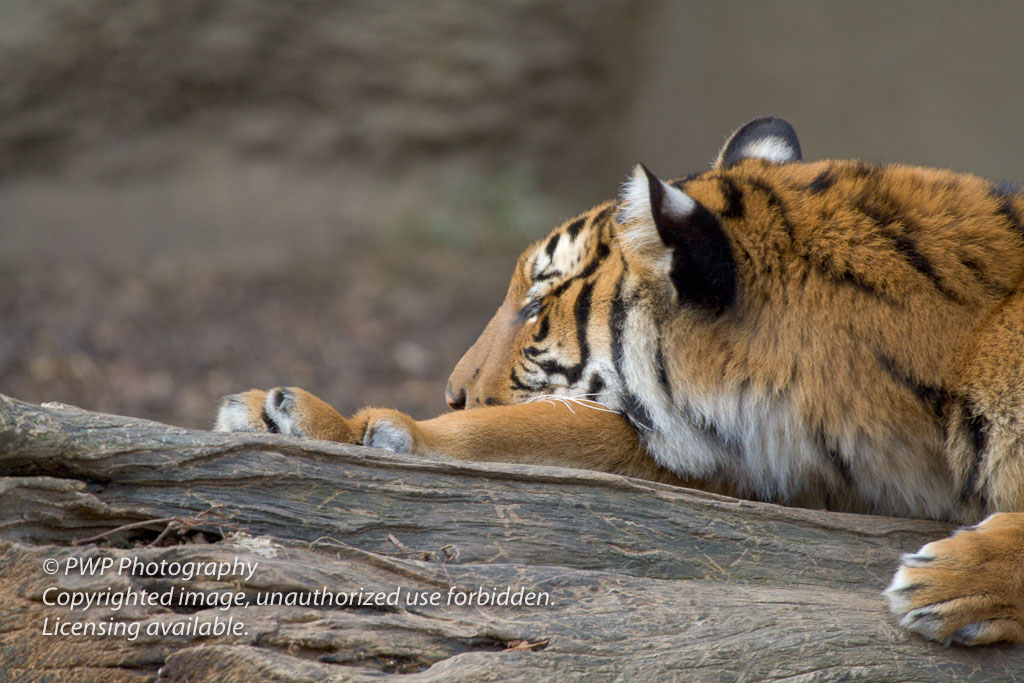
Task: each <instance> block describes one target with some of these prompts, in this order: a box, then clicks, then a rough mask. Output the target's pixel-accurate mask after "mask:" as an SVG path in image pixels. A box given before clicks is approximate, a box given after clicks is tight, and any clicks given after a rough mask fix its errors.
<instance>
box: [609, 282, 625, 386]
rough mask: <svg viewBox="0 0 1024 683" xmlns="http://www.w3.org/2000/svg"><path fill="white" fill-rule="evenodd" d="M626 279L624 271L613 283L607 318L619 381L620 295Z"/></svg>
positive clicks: (622, 325) (622, 315)
mask: <svg viewBox="0 0 1024 683" xmlns="http://www.w3.org/2000/svg"><path fill="white" fill-rule="evenodd" d="M625 279H626V273H625V271H623V272H622V274H620V275H619V281H618V282H616V283H615V294H613V295H612V311H611V315H610V316H609V318H608V327H609V332H610V333H611V338H612V365H613V366H614V367H615V374H617V375H618V376H619V380H620V383H624V377H623V376H622V361H623V353H622V335H623V333H624V332H625V329H626V302H625V299H624V298H623V296H622V284H623V282H624V281H625Z"/></svg>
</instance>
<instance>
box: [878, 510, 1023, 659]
mask: <svg viewBox="0 0 1024 683" xmlns="http://www.w3.org/2000/svg"><path fill="white" fill-rule="evenodd" d="M900 565H901V566H900V568H899V570H898V571H897V572H896V575H895V576H894V577H893V580H892V583H891V584H890V585H889V587H888V588H887V589H886V591H885V596H886V597H887V598H888V599H889V606H890V608H891V609H892V611H893V612H894V613H895V614H896V615H897V616H899V617H900V625H901V626H903V627H904V628H908V629H910V630H912V631H916V632H917V633H920V634H921V635H923V636H925V637H926V638H930V639H932V640H937V641H939V642H941V643H945V644H947V645H948V644H950V643H961V644H964V645H985V644H989V643H996V642H1000V641H1009V642H1024V513H1014V514H1007V513H1004V514H996V515H992V516H991V517H989V518H988V519H986V520H985V521H984V522H982V523H981V524H979V525H977V526H975V527H971V528H969V529H963V530H961V531H958V532H956V533H955V534H954V535H953V536H951V537H949V538H946V539H943V540H941V541H936V542H934V543H929V544H927V545H926V546H924V547H923V548H921V549H920V550H919V551H917V553H915V554H907V555H903V557H902V558H900Z"/></svg>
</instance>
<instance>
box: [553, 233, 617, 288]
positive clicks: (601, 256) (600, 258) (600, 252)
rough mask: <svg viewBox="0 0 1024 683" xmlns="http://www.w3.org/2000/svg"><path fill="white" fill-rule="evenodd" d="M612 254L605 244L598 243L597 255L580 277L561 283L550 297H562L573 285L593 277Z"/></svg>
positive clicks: (581, 272)
mask: <svg viewBox="0 0 1024 683" xmlns="http://www.w3.org/2000/svg"><path fill="white" fill-rule="evenodd" d="M610 253H611V250H610V249H609V248H608V245H607V244H606V243H605V242H598V244H597V255H596V256H595V257H594V258H593V259H591V261H590V263H588V264H587V265H586V266H585V267H584V268H583V270H581V271H580V273H579V275H576V276H574V277H571V278H569V279H568V280H566V281H565V282H563V283H561V284H560V285H558V286H557V287H555V288H554V289H553V290H551V294H550V295H549V296H554V297H559V296H562V295H563V294H565V290H567V289H569V287H571V286H572V284H573V283H574V282H576V280H579V279H586V278H588V277H590V276H591V275H593V274H594V273H595V272H597V269H598V267H600V265H601V263H602V262H604V260H605V259H606V258H608V254H610Z"/></svg>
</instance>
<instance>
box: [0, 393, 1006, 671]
mask: <svg viewBox="0 0 1024 683" xmlns="http://www.w3.org/2000/svg"><path fill="white" fill-rule="evenodd" d="M948 531H949V527H948V526H947V525H944V524H939V523H935V522H927V521H917V520H903V519H889V518H882V517H867V516H859V515H848V514H836V513H824V512H821V511H814V510H801V509H792V508H784V507H778V506H773V505H766V504H761V503H753V502H748V501H740V500H734V499H730V498H725V497H722V496H717V495H713V494H709V493H703V492H699V491H692V490H687V489H680V488H675V487H671V486H666V485H661V484H654V483H649V482H643V481H637V480H631V479H626V478H623V477H618V476H613V475H606V474H600V473H594V472H583V471H577V470H568V469H560V468H548V467H534V466H522V465H505V464H494V463H465V462H455V461H436V460H425V459H421V458H415V457H411V456H402V455H393V454H389V453H385V452H381V451H376V450H372V449H366V448H360V447H355V446H345V445H340V444H333V443H327V442H322V441H313V440H304V439H297V438H291V437H282V436H276V435H261V434H218V433H210V432H202V431H195V430H187V429H180V428H176V427H171V426H168V425H163V424H158V423H154V422H148V421H144V420H138V419H132V418H127V417H119V416H112V415H103V414H99V413H92V412H87V411H83V410H80V409H77V408H71V407H68V406H60V405H54V404H45V405H43V406H35V405H30V404H27V403H23V402H20V401H17V400H14V399H10V398H6V397H3V396H0V673H2V672H6V674H7V675H9V676H11V677H13V678H21V677H26V678H56V677H63V676H71V675H74V676H75V677H76V678H77V679H87V680H131V679H136V678H137V679H153V678H155V677H157V676H160V677H164V678H167V679H170V680H190V681H191V680H239V681H243V680H245V681H248V680H257V679H262V678H270V679H278V680H331V679H336V680H381V679H382V678H383V679H387V678H389V677H397V676H402V677H403V678H404V679H406V680H413V681H434V680H437V681H442V680H443V681H479V680H491V681H505V680H545V679H552V678H554V679H560V680H561V679H565V680H573V679H586V680H610V679H631V680H661V679H665V678H680V679H685V680H698V681H699V680H746V681H755V680H756V681H762V680H801V681H832V680H849V679H858V680H893V679H900V680H908V679H912V680H935V681H939V680H941V681H949V680H978V681H999V680H1014V679H1015V678H1018V677H1019V676H1020V675H1021V672H1024V648H1014V647H991V648H980V649H975V650H971V649H967V648H962V647H948V648H947V647H942V646H940V645H936V644H933V643H929V642H926V641H925V640H923V639H921V638H919V637H918V636H916V635H913V634H909V633H906V632H904V631H903V630H901V629H900V628H898V626H897V625H896V624H895V622H894V620H893V619H892V618H891V617H890V615H889V614H888V612H887V610H886V606H885V603H884V600H883V599H882V598H881V596H880V592H881V590H882V589H883V588H884V587H885V584H886V582H887V580H888V578H889V576H890V574H891V572H892V570H893V568H894V566H895V562H896V559H897V557H898V555H899V553H900V552H903V551H907V550H913V549H916V548H917V547H919V546H920V545H921V544H923V543H925V542H927V541H928V540H931V539H935V538H938V537H941V536H942V535H944V534H946V533H948ZM78 603H82V604H78ZM85 603H87V604H88V607H87V608H86V607H85ZM0 678H3V676H2V675H0Z"/></svg>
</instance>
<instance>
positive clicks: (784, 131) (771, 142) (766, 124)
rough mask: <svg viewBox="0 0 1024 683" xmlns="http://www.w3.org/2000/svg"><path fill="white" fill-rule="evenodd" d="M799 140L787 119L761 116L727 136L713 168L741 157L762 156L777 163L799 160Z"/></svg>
mask: <svg viewBox="0 0 1024 683" xmlns="http://www.w3.org/2000/svg"><path fill="white" fill-rule="evenodd" d="M802 158H803V157H802V156H801V154H800V141H799V140H797V137H796V131H795V130H793V126H791V125H789V122H788V121H785V120H783V119H778V118H775V117H774V116H762V117H761V118H758V119H754V120H753V121H751V122H750V123H748V124H746V125H745V126H743V127H742V128H740V129H739V130H738V131H736V132H735V133H733V134H732V135H731V136H730V137H729V141H728V142H726V143H725V147H723V148H722V151H721V152H719V153H718V159H717V160H716V161H715V166H714V167H715V168H729V167H730V166H732V165H733V164H735V163H737V162H739V161H743V160H744V159H764V160H765V161H771V162H773V163H776V164H788V163H790V162H792V161H800V160H801V159H802Z"/></svg>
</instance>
